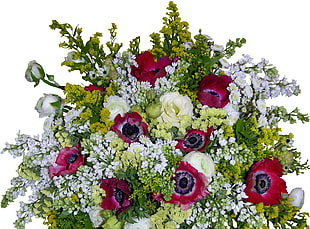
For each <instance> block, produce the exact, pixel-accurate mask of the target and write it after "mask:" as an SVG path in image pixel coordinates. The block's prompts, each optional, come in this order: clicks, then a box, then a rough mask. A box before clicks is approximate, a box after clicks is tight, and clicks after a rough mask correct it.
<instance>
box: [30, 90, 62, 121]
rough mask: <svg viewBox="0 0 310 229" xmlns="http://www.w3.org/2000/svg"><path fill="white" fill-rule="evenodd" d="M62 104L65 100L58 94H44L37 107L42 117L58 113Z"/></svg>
mask: <svg viewBox="0 0 310 229" xmlns="http://www.w3.org/2000/svg"><path fill="white" fill-rule="evenodd" d="M62 106H63V101H62V99H61V98H60V97H59V96H58V95H54V94H44V96H43V97H41V98H40V99H39V100H38V102H37V104H36V106H35V109H36V110H37V111H38V112H39V117H40V118H42V117H45V116H50V115H53V114H56V112H57V111H58V110H60V109H61V108H62Z"/></svg>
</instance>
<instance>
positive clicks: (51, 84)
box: [41, 78, 65, 90]
mask: <svg viewBox="0 0 310 229" xmlns="http://www.w3.org/2000/svg"><path fill="white" fill-rule="evenodd" d="M41 80H42V81H43V82H44V83H46V84H47V85H49V86H52V87H56V88H59V89H61V90H64V89H65V87H64V86H60V85H59V84H57V83H53V82H51V81H48V80H46V79H44V78H43V79H41Z"/></svg>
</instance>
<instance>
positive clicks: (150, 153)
mask: <svg viewBox="0 0 310 229" xmlns="http://www.w3.org/2000/svg"><path fill="white" fill-rule="evenodd" d="M167 10H168V12H167V15H166V17H164V18H163V27H162V29H161V30H160V31H159V32H158V33H152V34H151V35H150V37H151V42H152V47H151V48H150V49H149V50H140V48H139V43H140V37H136V38H134V39H132V41H131V42H130V44H129V48H128V49H127V50H125V51H121V48H122V44H120V43H117V42H116V37H117V26H116V25H115V24H112V27H111V28H110V29H109V32H110V40H109V41H107V42H106V43H105V45H103V44H102V43H101V37H102V34H101V33H98V32H97V33H95V34H94V35H93V36H92V37H91V38H90V39H89V40H87V41H84V40H83V39H82V35H81V34H82V29H81V28H80V27H72V26H71V25H70V24H68V23H64V24H61V23H59V22H58V21H56V20H55V21H53V22H52V24H51V25H50V27H51V29H53V30H59V32H60V34H61V36H62V37H64V38H65V39H64V41H63V42H62V43H60V47H62V48H65V49H68V50H69V52H68V55H67V57H66V58H65V61H63V62H62V65H64V66H67V67H68V68H69V71H79V72H80V74H81V76H82V79H83V80H84V83H83V84H82V85H76V84H70V83H67V84H66V85H60V84H59V83H57V81H56V80H55V77H54V76H53V75H50V74H47V73H46V72H45V70H44V68H43V67H42V66H41V65H40V64H39V63H38V62H36V61H31V62H30V63H29V65H28V68H27V70H26V73H25V78H26V80H28V81H29V82H32V83H34V85H35V86H38V85H39V84H40V83H46V84H48V85H50V86H51V87H55V88H58V89H59V90H60V93H59V94H44V95H43V96H42V97H41V98H40V99H39V100H38V102H37V105H36V110H37V111H38V113H39V116H40V117H45V118H46V120H45V122H44V132H43V133H42V135H40V136H29V135H27V134H22V133H18V135H17V137H16V142H15V143H14V144H9V143H7V144H6V146H5V148H4V149H3V150H2V152H8V153H10V154H11V155H12V156H13V157H21V158H22V161H21V163H20V165H19V166H18V169H17V173H18V176H16V177H14V178H13V179H12V186H11V187H10V188H9V189H8V190H7V191H6V193H5V194H4V195H3V198H2V201H1V206H2V207H7V206H8V205H9V203H11V202H13V201H14V200H16V198H17V197H19V196H23V195H28V197H29V201H28V202H21V205H20V209H19V211H18V212H17V215H18V219H17V220H16V221H15V223H14V225H15V227H16V228H25V224H26V223H27V222H30V221H31V219H32V217H34V216H35V217H40V218H43V219H44V224H45V225H46V226H47V227H48V228H50V229H53V228H61V229H69V228H75V229H79V228H81V229H82V228H86V229H93V228H105V229H110V228H113V229H118V228H119V229H120V228H127V229H128V228H158V229H159V228H167V229H170V228H269V227H271V226H273V227H276V228H309V226H308V225H307V219H308V216H309V214H308V213H306V212H301V207H302V205H303V200H304V191H303V190H302V189H301V188H295V189H293V190H287V187H286V182H285V180H284V178H283V175H286V174H290V173H296V174H297V175H298V174H300V173H302V172H303V171H305V170H307V169H309V168H310V167H309V164H308V162H307V161H306V162H304V161H302V158H301V153H300V152H298V151H297V150H296V149H295V148H294V146H293V134H291V133H282V131H281V129H280V127H279V123H280V122H282V121H284V122H290V123H295V122H297V121H301V122H308V121H309V116H308V115H307V114H303V113H301V112H300V111H299V109H298V108H296V109H294V110H293V111H288V110H287V109H286V108H285V107H283V106H274V105H271V106H268V104H267V100H270V99H273V98H276V97H278V96H280V95H284V96H292V95H298V94H299V93H300V88H299V86H298V85H297V83H296V81H294V80H292V81H289V80H288V79H286V78H284V77H281V76H280V75H279V73H278V70H277V69H276V67H274V66H273V65H272V64H270V63H269V62H268V61H267V60H266V59H261V61H259V62H254V60H253V59H252V58H251V57H250V56H249V55H243V57H242V58H241V59H239V60H238V61H237V62H235V63H229V62H228V59H229V58H231V57H232V56H233V55H234V54H235V51H236V49H237V48H239V47H241V46H242V45H243V44H244V43H245V39H243V38H238V39H236V40H235V41H232V40H229V41H228V42H227V44H226V45H225V46H222V45H218V44H216V43H215V42H214V41H213V40H212V38H211V37H209V36H208V35H205V34H204V33H202V31H199V33H198V34H197V35H195V36H194V37H192V35H191V33H190V32H189V25H188V23H187V22H185V21H182V20H181V18H180V15H179V13H178V9H177V6H176V5H175V4H174V3H173V2H170V3H169V6H168V8H167ZM268 102H269V101H268Z"/></svg>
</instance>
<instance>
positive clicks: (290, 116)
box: [271, 106, 310, 124]
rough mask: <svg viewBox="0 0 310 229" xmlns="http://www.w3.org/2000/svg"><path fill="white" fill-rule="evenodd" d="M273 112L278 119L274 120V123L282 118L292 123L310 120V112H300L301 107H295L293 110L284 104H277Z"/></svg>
mask: <svg viewBox="0 0 310 229" xmlns="http://www.w3.org/2000/svg"><path fill="white" fill-rule="evenodd" d="M271 114H274V115H275V117H277V118H276V119H274V120H273V122H274V123H278V122H279V121H280V120H282V121H284V122H289V123H290V124H294V123H296V122H297V121H298V120H299V121H301V122H302V123H306V122H309V121H310V119H309V114H303V113H301V112H300V110H299V108H297V107H296V108H295V109H294V110H292V111H291V112H289V111H287V109H286V108H285V107H283V106H276V107H274V108H273V109H272V111H271Z"/></svg>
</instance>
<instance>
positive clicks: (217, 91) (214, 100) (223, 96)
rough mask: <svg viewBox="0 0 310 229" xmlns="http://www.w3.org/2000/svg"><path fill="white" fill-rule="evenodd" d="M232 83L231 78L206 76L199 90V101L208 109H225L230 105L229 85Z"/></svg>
mask: <svg viewBox="0 0 310 229" xmlns="http://www.w3.org/2000/svg"><path fill="white" fill-rule="evenodd" d="M231 82H232V79H231V78H230V77H229V76H226V75H223V76H217V75H214V74H211V75H207V76H205V77H204V78H203V79H202V80H201V82H200V84H199V88H198V93H197V96H198V99H199V101H200V102H201V104H203V105H207V106H208V107H215V108H223V107H225V106H226V105H227V103H229V98H228V97H229V94H230V92H229V91H228V90H227V87H228V85H229V84H230V83H231Z"/></svg>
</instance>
